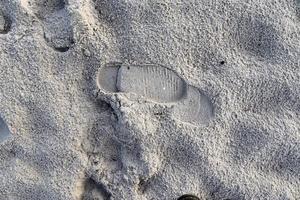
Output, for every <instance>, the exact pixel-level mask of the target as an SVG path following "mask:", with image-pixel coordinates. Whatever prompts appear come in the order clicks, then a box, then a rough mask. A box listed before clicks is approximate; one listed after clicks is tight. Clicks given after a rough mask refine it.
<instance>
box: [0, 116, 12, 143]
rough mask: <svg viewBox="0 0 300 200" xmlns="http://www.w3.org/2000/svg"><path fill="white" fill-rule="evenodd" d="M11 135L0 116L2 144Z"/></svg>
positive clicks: (0, 139) (0, 138)
mask: <svg viewBox="0 0 300 200" xmlns="http://www.w3.org/2000/svg"><path fill="white" fill-rule="evenodd" d="M10 135H11V132H10V131H9V129H8V126H7V125H6V123H5V121H4V120H3V119H2V117H1V116H0V143H1V142H4V141H5V140H6V139H8V137H9V136H10Z"/></svg>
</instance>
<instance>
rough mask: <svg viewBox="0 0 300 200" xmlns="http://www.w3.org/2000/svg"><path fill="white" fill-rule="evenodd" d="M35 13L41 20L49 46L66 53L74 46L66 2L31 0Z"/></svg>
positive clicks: (30, 3) (62, 0) (59, 0)
mask: <svg viewBox="0 0 300 200" xmlns="http://www.w3.org/2000/svg"><path fill="white" fill-rule="evenodd" d="M28 5H30V7H31V9H32V11H33V13H34V14H35V15H36V16H37V17H38V18H39V19H40V20H41V22H42V23H43V28H44V39H45V41H46V42H47V45H48V46H50V47H52V48H53V49H54V50H56V51H59V52H66V51H68V50H69V49H70V48H71V47H72V46H73V45H74V39H73V29H72V27H71V23H70V19H69V13H68V12H67V10H66V7H65V5H66V3H65V1H64V0H41V1H40V0H29V2H28Z"/></svg>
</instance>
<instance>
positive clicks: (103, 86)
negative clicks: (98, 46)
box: [98, 65, 213, 124]
mask: <svg viewBox="0 0 300 200" xmlns="http://www.w3.org/2000/svg"><path fill="white" fill-rule="evenodd" d="M98 87H99V88H100V90H102V91H103V92H104V93H106V94H112V93H135V94H137V95H139V96H142V97H143V98H146V99H148V100H152V101H154V102H157V103H161V104H172V105H174V110H173V113H172V114H173V116H174V117H175V118H177V119H179V120H180V121H183V122H188V123H191V124H206V123H208V122H209V121H210V119H211V118H212V116H213V105H212V103H211V101H210V100H209V98H208V97H207V96H206V95H204V94H203V93H202V92H201V91H200V90H198V89H197V88H196V87H193V86H191V85H188V84H187V83H186V82H185V81H184V80H183V79H182V78H181V77H180V76H179V75H177V74H176V73H175V72H174V71H172V70H170V69H168V68H166V67H162V66H158V65H141V66H137V65H134V66H132V65H120V66H116V65H112V66H105V67H103V68H101V69H100V71H99V74H98Z"/></svg>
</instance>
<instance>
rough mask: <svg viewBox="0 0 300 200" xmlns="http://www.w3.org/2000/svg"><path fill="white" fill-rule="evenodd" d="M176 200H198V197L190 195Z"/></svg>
mask: <svg viewBox="0 0 300 200" xmlns="http://www.w3.org/2000/svg"><path fill="white" fill-rule="evenodd" d="M177 200H200V199H199V198H198V197H196V196H195V195H192V194H185V195H182V196H181V197H179V198H178V199H177Z"/></svg>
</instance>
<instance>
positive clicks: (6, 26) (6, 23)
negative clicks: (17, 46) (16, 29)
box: [0, 11, 11, 34]
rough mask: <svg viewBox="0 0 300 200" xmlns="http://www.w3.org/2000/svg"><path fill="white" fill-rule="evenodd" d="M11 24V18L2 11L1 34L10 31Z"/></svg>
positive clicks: (0, 18)
mask: <svg viewBox="0 0 300 200" xmlns="http://www.w3.org/2000/svg"><path fill="white" fill-rule="evenodd" d="M10 26H11V21H10V19H9V18H8V17H7V16H6V15H4V14H3V13H2V12H1V11H0V34H6V33H8V32H9V30H10Z"/></svg>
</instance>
